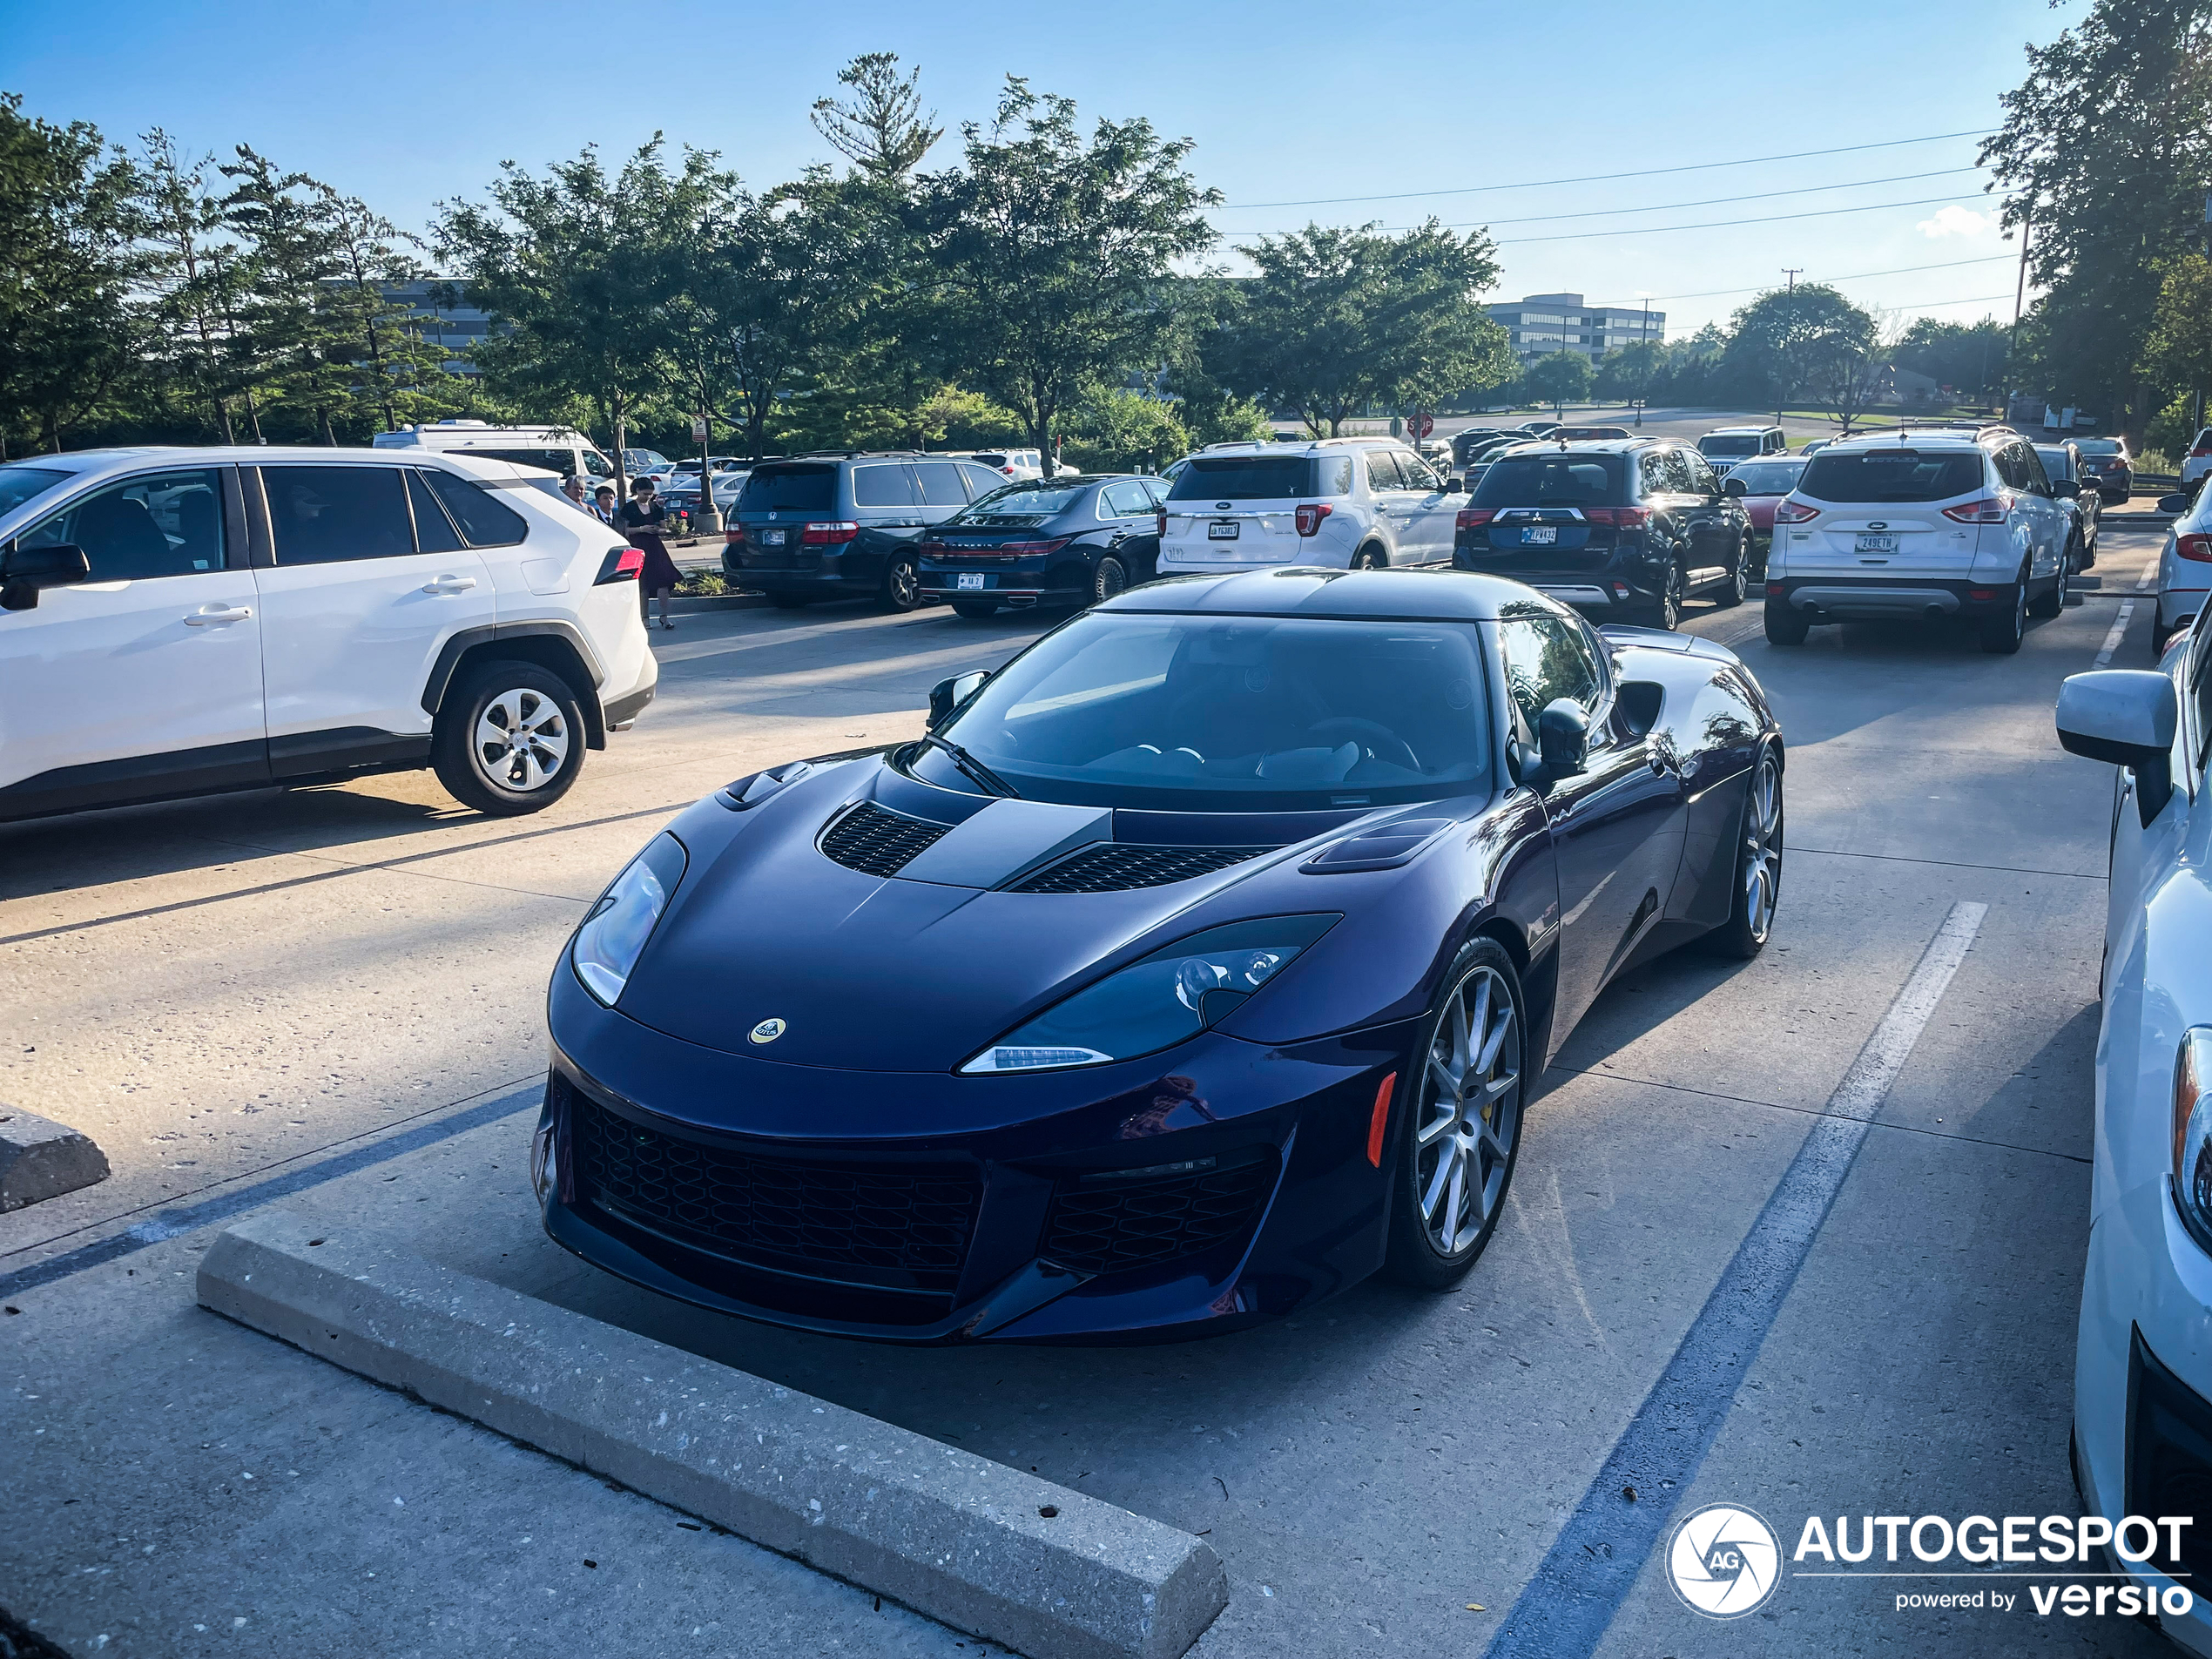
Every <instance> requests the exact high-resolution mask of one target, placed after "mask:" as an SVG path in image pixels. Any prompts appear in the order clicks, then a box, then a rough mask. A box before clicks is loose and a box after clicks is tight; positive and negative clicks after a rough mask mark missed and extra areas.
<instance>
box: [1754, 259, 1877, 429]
mask: <svg viewBox="0 0 2212 1659" xmlns="http://www.w3.org/2000/svg"><path fill="white" fill-rule="evenodd" d="M1732 325H1733V326H1732V327H1731V329H1730V334H1729V338H1728V343H1727V345H1726V346H1725V347H1723V351H1722V354H1721V355H1722V361H1723V363H1724V364H1726V365H1727V366H1728V367H1729V368H1731V369H1733V370H1734V371H1736V373H1737V375H1738V377H1739V378H1740V379H1741V380H1742V381H1743V383H1744V384H1746V385H1754V386H1757V387H1759V388H1762V389H1763V390H1764V393H1765V395H1766V401H1768V402H1769V403H1770V404H1771V406H1772V407H1773V408H1776V409H1777V410H1779V409H1781V408H1783V407H1784V405H1785V404H1788V403H1790V402H1791V401H1794V400H1796V399H1797V398H1798V397H1800V396H1803V395H1808V394H1811V395H1815V396H1817V397H1819V398H1820V399H1821V401H1824V402H1829V401H1836V395H1837V394H1838V391H1839V388H1847V387H1848V386H1849V385H1850V383H1851V377H1852V375H1853V374H1854V373H1855V371H1856V368H1857V365H1858V361H1859V360H1860V359H1861V358H1862V357H1863V355H1864V354H1865V351H1866V350H1867V348H1868V347H1869V345H1870V343H1871V341H1872V340H1873V338H1874V334H1875V323H1874V319H1873V317H1872V316H1871V314H1869V313H1867V312H1866V311H1865V310H1864V309H1862V308H1861V307H1858V306H1857V305H1854V304H1852V303H1851V300H1847V299H1845V298H1844V296H1843V295H1842V294H1841V293H1838V291H1837V290H1836V289H1834V288H1832V287H1829V286H1828V285H1827V284H1826V283H1824V282H1801V283H1799V284H1797V287H1794V288H1770V289H1768V290H1767V291H1766V292H1765V293H1762V294H1760V295H1759V296H1758V297H1757V299H1755V300H1751V301H1750V303H1749V304H1748V305H1745V306H1743V307H1742V308H1740V309H1739V310H1738V311H1737V314H1736V315H1735V317H1734V318H1733V319H1732Z"/></svg>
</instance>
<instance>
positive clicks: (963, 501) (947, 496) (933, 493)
mask: <svg viewBox="0 0 2212 1659" xmlns="http://www.w3.org/2000/svg"><path fill="white" fill-rule="evenodd" d="M914 475H915V477H917V478H918V479H920V480H921V499H922V503H923V505H925V506H928V507H965V506H967V505H968V491H967V489H966V488H965V487H964V486H963V485H962V484H961V481H960V468H959V466H958V465H957V464H956V463H955V462H950V461H917V462H914Z"/></svg>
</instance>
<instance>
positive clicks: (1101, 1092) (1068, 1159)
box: [542, 961, 1413, 1343]
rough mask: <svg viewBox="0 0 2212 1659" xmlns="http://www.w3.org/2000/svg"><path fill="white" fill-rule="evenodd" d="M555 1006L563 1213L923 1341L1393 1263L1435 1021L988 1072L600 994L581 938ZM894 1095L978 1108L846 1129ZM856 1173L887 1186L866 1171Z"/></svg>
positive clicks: (1179, 1303) (1232, 1309) (1067, 1325)
mask: <svg viewBox="0 0 2212 1659" xmlns="http://www.w3.org/2000/svg"><path fill="white" fill-rule="evenodd" d="M549 1016H550V1024H551V1027H552V1031H553V1037H554V1058H553V1084H552V1086H551V1087H550V1089H549V1090H548V1106H547V1112H546V1116H547V1126H548V1128H549V1130H550V1134H551V1136H552V1141H553V1145H554V1149H555V1170H556V1176H555V1179H554V1180H553V1182H552V1184H551V1185H550V1187H549V1189H548V1190H547V1191H546V1192H545V1193H544V1195H543V1200H542V1204H543V1221H544V1224H545V1228H546V1231H547V1232H548V1234H549V1235H550V1237H551V1238H553V1239H554V1240H555V1242H556V1243H558V1244H561V1245H563V1247H564V1248H566V1249H568V1250H570V1251H574V1252H575V1253H576V1254H577V1255H578V1256H581V1257H583V1258H584V1259H585V1260H587V1261H590V1262H592V1263H594V1264H597V1265H598V1266H601V1267H604V1268H605V1269H607V1270H608V1271H610V1272H613V1273H615V1274H617V1275H618V1276H619V1277H621V1278H627V1279H629V1280H631V1281H632V1282H633V1283H635V1284H638V1285H643V1286H644V1287H645V1288H647V1289H649V1290H654V1291H659V1292H661V1293H663V1294H664V1295H668V1296H672V1297H676V1298H679V1299H682V1300H684V1301H687V1302H691V1303H693V1304H696V1305H700V1306H704V1307H709V1308H712V1309H715V1310H717V1311H718V1312H725V1313H734V1314H738V1315H740V1316H742V1317H745V1318H753V1319H759V1320H762V1321H765V1322H767V1323H770V1324H774V1325H787V1326H793V1327H797V1328H800V1329H806V1330H813V1331H821V1332H831V1333H833V1334H839V1335H846V1336H854V1337H862V1338H868V1339H876V1340H880V1341H891V1342H900V1343H943V1342H954V1341H963V1340H977V1341H1006V1342H1055V1341H1059V1342H1069V1341H1074V1342H1152V1341H1163V1340H1177V1339H1184V1338H1188V1337H1193V1336H1202V1335H1212V1334H1215V1333H1217V1332H1225V1331H1229V1330H1232V1329H1236V1328H1238V1327H1240V1326H1244V1325H1251V1324H1254V1323H1257V1322H1259V1321H1262V1320H1264V1319H1267V1318H1275V1317H1278V1316H1280V1315H1282V1314H1285V1313H1287V1312H1291V1311H1293V1310H1295V1309H1297V1308H1298V1307H1301V1306H1304V1305H1306V1304H1307V1303H1309V1302H1311V1301H1312V1300H1314V1299H1316V1298H1320V1297H1323V1296H1326V1295H1329V1294H1332V1293H1333V1292H1335V1291H1339V1290H1342V1289H1344V1288H1345V1287H1346V1286H1348V1285H1352V1284H1354V1283H1357V1282H1358V1281H1359V1279H1361V1278H1365V1277H1366V1276H1367V1275H1368V1274H1369V1273H1371V1272H1372V1271H1374V1270H1375V1269H1376V1268H1377V1267H1378V1266H1379V1265H1380V1264H1381V1260H1382V1255H1383V1247H1384V1224H1385V1219H1386V1212H1387V1206H1388V1200H1389V1190H1390V1181H1389V1178H1388V1176H1387V1174H1386V1171H1388V1170H1391V1169H1393V1167H1394V1165H1393V1162H1392V1159H1391V1157H1390V1156H1388V1155H1387V1154H1386V1156H1385V1157H1384V1158H1383V1161H1382V1163H1381V1164H1380V1165H1379V1166H1377V1165H1373V1164H1371V1163H1369V1162H1368V1160H1367V1157H1366V1137H1367V1130H1368V1123H1369V1117H1370V1114H1371V1112H1372V1107H1373V1103H1374V1100H1375V1096H1376V1092H1377V1089H1378V1088H1379V1083H1380V1080H1381V1077H1382V1076H1384V1075H1385V1074H1386V1073H1389V1072H1391V1071H1393V1070H1396V1069H1399V1068H1400V1067H1402V1065H1403V1064H1404V1057H1405V1052H1406V1046H1407V1044H1408V1043H1410V1042H1411V1041H1412V1030H1413V1028H1412V1026H1411V1025H1410V1024H1405V1025H1399V1026H1391V1027H1386V1028H1377V1029H1375V1030H1372V1031H1368V1032H1362V1033H1356V1034H1353V1035H1348V1036H1343V1037H1338V1038H1330V1039H1323V1040H1320V1041H1317V1042H1312V1043H1305V1044H1301V1045H1298V1047H1296V1048H1293V1049H1264V1048H1261V1047H1259V1046H1258V1045H1255V1044H1252V1043H1247V1042H1240V1041H1238V1039H1236V1038H1233V1037H1228V1036H1224V1035H1220V1034H1218V1033H1209V1034H1206V1035H1201V1036H1199V1037H1197V1038H1195V1039H1193V1040H1192V1041H1191V1042H1189V1043H1186V1044H1184V1046H1183V1047H1181V1048H1179V1049H1173V1050H1170V1051H1169V1052H1168V1053H1166V1054H1164V1055H1153V1056H1151V1057H1150V1058H1149V1059H1147V1060H1144V1061H1131V1062H1124V1063H1123V1064H1121V1065H1116V1066H1103V1067H1098V1068H1095V1069H1085V1070H1082V1071H1071V1072H1063V1073H1057V1074H1040V1075H1036V1076H1027V1077H980V1078H979V1077H959V1076H952V1075H950V1074H928V1073H881V1072H839V1071H829V1070H826V1069H821V1068H816V1067H807V1066H795V1065H788V1064H780V1063H776V1062H768V1061H763V1060H758V1059H754V1058H753V1057H752V1056H750V1055H734V1054H727V1053H724V1052H721V1051H719V1050H714V1049H705V1048H702V1047H700V1046H699V1045H697V1044H693V1043H688V1042H682V1041H680V1040H678V1039H676V1038H672V1037H669V1036H666V1035H663V1034H661V1033H659V1032H657V1031H655V1030H653V1029H651V1028H649V1027H647V1026H644V1025H642V1024H640V1023H638V1022H636V1021H634V1020H631V1019H629V1018H627V1017H626V1016H624V1015H620V1014H617V1013H613V1012H610V1011H609V1010H607V1009H605V1008H601V1007H599V1005H598V1004H597V1003H596V1002H594V1001H591V1000H590V997H588V996H587V995H585V994H584V993H583V990H582V989H581V988H579V987H577V986H576V985H575V983H574V980H573V975H572V974H570V972H569V970H568V968H567V967H566V965H565V961H564V962H563V966H562V967H561V968H558V969H556V973H555V977H554V982H553V988H552V994H551V996H550V1001H549ZM887 1096H895V1097H896V1098H898V1099H899V1100H900V1103H901V1106H902V1109H903V1115H904V1116H907V1117H909V1118H910V1119H911V1121H913V1122H916V1123H939V1124H947V1123H972V1124H974V1127H971V1128H963V1129H960V1130H954V1131H951V1132H946V1133H939V1134H930V1135H923V1136H901V1137H894V1136H887V1135H880V1134H878V1135H867V1134H862V1133H846V1134H840V1130H839V1127H838V1126H839V1125H840V1124H846V1123H863V1122H866V1121H869V1119H870V1115H871V1114H872V1113H873V1114H875V1115H878V1116H880V1113H881V1111H882V1109H883V1103H884V1101H885V1099H886V1097H887ZM793 1123H805V1124H806V1125H807V1126H808V1130H807V1133H806V1135H805V1136H804V1137H803V1138H801V1137H799V1136H793V1135H792V1134H790V1133H788V1132H782V1131H788V1130H789V1129H790V1127H791V1126H792V1124H793ZM816 1126H819V1127H816ZM610 1148H611V1149H614V1151H615V1152H618V1153H619V1154H620V1160H619V1161H618V1159H617V1157H616V1156H614V1155H613V1154H611V1153H610ZM633 1154H634V1163H633V1162H632V1161H630V1160H631V1159H632V1155H633ZM1186 1165H1197V1166H1200V1167H1199V1168H1197V1169H1196V1170H1186V1169H1183V1168H1181V1167H1179V1166H1186ZM709 1166H711V1171H710V1175H708V1176H702V1175H700V1174H699V1170H702V1169H704V1168H708V1167H709ZM641 1170H642V1173H640V1171H641ZM1132 1171H1136V1172H1139V1173H1137V1174H1135V1175H1132V1174H1131V1173H1130V1172H1132ZM1163 1171H1164V1172H1165V1173H1163ZM671 1172H673V1174H671ZM855 1183H859V1184H861V1185H862V1186H866V1187H867V1191H868V1192H869V1193H870V1194H871V1195H873V1196H871V1197H869V1198H868V1199H867V1203H865V1204H860V1203H859V1202H858V1201H857V1200H848V1197H841V1196H840V1195H841V1194H846V1195H849V1193H850V1192H851V1191H852V1190H853V1184H855ZM825 1192H826V1193H827V1194H828V1196H827V1197H821V1196H820V1195H821V1194H823V1193H825ZM793 1193H799V1194H800V1195H801V1196H800V1197H792V1194H793ZM807 1194H813V1195H815V1196H813V1197H806V1195H807Z"/></svg>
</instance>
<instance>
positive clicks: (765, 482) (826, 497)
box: [738, 466, 837, 513]
mask: <svg viewBox="0 0 2212 1659" xmlns="http://www.w3.org/2000/svg"><path fill="white" fill-rule="evenodd" d="M836 505H837V469H836V468H834V467H824V466H812V467H755V468H754V469H752V474H751V475H749V476H748V477H747V478H746V479H745V494H744V495H742V496H739V497H738V511H739V512H741V513H826V512H828V511H829V510H830V509H832V508H833V507H835V506H836Z"/></svg>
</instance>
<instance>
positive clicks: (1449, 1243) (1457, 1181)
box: [1442, 1155, 1467, 1251]
mask: <svg viewBox="0 0 2212 1659" xmlns="http://www.w3.org/2000/svg"><path fill="white" fill-rule="evenodd" d="M1466 1207H1467V1158H1466V1157H1465V1156H1464V1155H1462V1156H1460V1157H1454V1158H1453V1160H1452V1196H1451V1197H1449V1198H1448V1199H1447V1200H1446V1202H1445V1206H1444V1237H1443V1240H1442V1243H1443V1245H1444V1248H1445V1249H1446V1250H1447V1251H1456V1250H1458V1249H1459V1247H1460V1211H1462V1210H1464V1209H1465V1208H1466Z"/></svg>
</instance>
